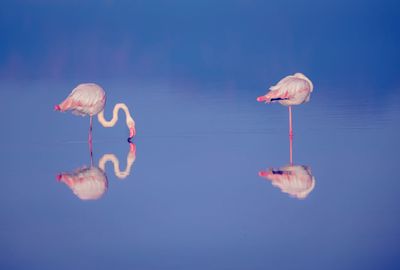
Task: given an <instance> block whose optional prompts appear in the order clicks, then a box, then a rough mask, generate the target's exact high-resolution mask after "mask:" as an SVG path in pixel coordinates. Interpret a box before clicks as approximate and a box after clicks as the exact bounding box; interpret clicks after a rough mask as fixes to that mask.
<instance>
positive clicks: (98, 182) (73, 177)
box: [57, 167, 108, 200]
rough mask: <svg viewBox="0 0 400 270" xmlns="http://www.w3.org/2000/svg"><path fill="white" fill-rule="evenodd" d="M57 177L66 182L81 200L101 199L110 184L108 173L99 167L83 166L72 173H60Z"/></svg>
mask: <svg viewBox="0 0 400 270" xmlns="http://www.w3.org/2000/svg"><path fill="white" fill-rule="evenodd" d="M57 179H58V181H60V182H63V183H65V184H66V185H67V186H68V187H69V188H70V189H71V190H72V191H73V192H74V194H75V195H76V196H77V197H78V198H79V199H81V200H97V199H99V198H100V197H102V196H103V194H104V192H106V190H107V186H108V181H107V176H106V174H105V173H104V172H103V171H102V170H101V169H99V168H97V167H90V168H86V167H83V168H81V169H78V170H76V171H74V172H71V173H68V172H64V173H60V174H59V175H58V176H57Z"/></svg>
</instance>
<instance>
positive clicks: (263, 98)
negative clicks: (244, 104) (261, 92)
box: [257, 96, 270, 103]
mask: <svg viewBox="0 0 400 270" xmlns="http://www.w3.org/2000/svg"><path fill="white" fill-rule="evenodd" d="M257 101H258V102H264V101H265V102H266V103H268V102H270V100H269V99H268V98H267V97H266V96H260V97H258V98H257Z"/></svg>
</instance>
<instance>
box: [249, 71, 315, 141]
mask: <svg viewBox="0 0 400 270" xmlns="http://www.w3.org/2000/svg"><path fill="white" fill-rule="evenodd" d="M313 88H314V86H313V84H312V82H311V80H310V79H309V78H307V77H306V76H305V75H304V74H302V73H295V74H294V75H289V76H286V77H285V78H283V79H281V80H280V81H279V82H278V83H277V84H276V85H274V86H271V87H270V88H269V90H270V91H269V92H268V93H267V94H265V95H264V96H260V97H258V98H257V101H258V102H265V103H271V102H276V101H277V102H279V103H280V104H282V105H284V106H288V107H289V137H293V128H292V105H300V104H303V103H306V102H308V101H310V96H311V92H312V91H313Z"/></svg>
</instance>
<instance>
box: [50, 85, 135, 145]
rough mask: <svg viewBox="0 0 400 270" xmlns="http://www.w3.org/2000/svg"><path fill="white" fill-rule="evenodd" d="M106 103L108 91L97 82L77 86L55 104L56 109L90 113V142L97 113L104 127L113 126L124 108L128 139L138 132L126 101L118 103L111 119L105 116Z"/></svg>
mask: <svg viewBox="0 0 400 270" xmlns="http://www.w3.org/2000/svg"><path fill="white" fill-rule="evenodd" d="M105 103H106V93H105V92H104V90H103V88H102V87H101V86H99V85H97V84H95V83H83V84H80V85H78V86H77V87H75V88H74V89H73V90H72V92H71V94H69V96H68V97H67V98H66V99H65V100H64V101H63V102H61V103H60V104H59V105H56V106H54V109H55V110H56V111H61V112H65V111H72V113H73V114H76V115H81V116H85V115H89V116H90V128H89V142H91V141H92V123H93V116H94V115H96V114H97V119H98V120H99V122H100V123H101V124H102V125H103V126H104V127H113V126H114V125H115V124H116V123H117V121H118V111H119V110H120V109H122V110H123V111H124V112H125V115H126V125H127V126H128V128H129V138H128V141H129V142H131V139H132V138H133V136H135V134H136V130H135V121H134V120H133V119H132V117H131V115H130V113H129V109H128V107H127V106H126V105H125V104H124V103H117V104H116V105H115V107H114V110H113V117H112V119H111V120H110V121H107V120H106V119H105V118H104V105H105Z"/></svg>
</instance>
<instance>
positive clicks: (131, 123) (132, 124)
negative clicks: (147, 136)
mask: <svg viewBox="0 0 400 270" xmlns="http://www.w3.org/2000/svg"><path fill="white" fill-rule="evenodd" d="M127 125H128V127H129V138H128V142H131V140H132V138H133V137H134V136H135V135H136V129H135V121H133V119H129V120H128V121H127Z"/></svg>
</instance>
